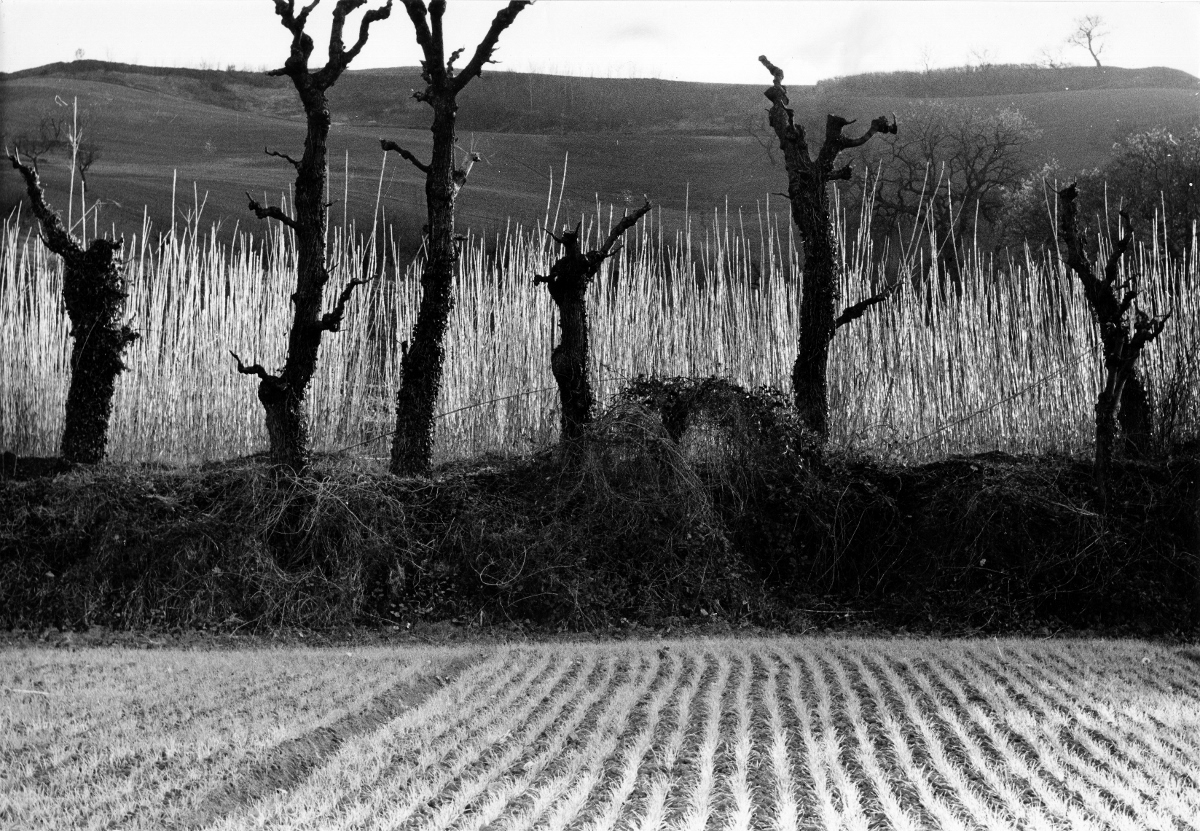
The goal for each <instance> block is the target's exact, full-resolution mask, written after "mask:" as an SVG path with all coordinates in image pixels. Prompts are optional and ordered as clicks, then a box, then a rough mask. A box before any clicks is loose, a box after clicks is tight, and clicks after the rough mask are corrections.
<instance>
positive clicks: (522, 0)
mask: <svg viewBox="0 0 1200 831" xmlns="http://www.w3.org/2000/svg"><path fill="white" fill-rule="evenodd" d="M528 5H529V0H509V3H508V5H507V6H505V7H504V8H503V9H501V10H500V11H499V12H497V13H496V17H495V18H494V19H493V20H492V25H491V27H490V28H489V29H488V32H487V34H486V35H484V36H483V40H482V41H480V42H479V46H477V47H476V48H475V54H474V56H472V58H471V61H470V63H468V64H467V65H466V66H464V67H463V69H462V72H460V73H458V75H457V76H455V78H454V82H453V83H454V91H455V92H456V93H457V92H461V91H462V89H463V87H465V86H466V85H467V84H468V83H470V82H471V79H472V78H475V77H476V76H478V75H479V74H480V73H481V72H482V71H483V65H484V64H485V63H491V62H492V53H493V52H494V51H495V49H496V43H497V42H498V41H499V40H500V34H501V33H502V32H503V31H504V30H505V29H507V28H508V27H509V26H511V25H512V24H513V21H514V20H516V19H517V15H518V14H520V13H521V10H522V9H524V8H525V7H526V6H528Z"/></svg>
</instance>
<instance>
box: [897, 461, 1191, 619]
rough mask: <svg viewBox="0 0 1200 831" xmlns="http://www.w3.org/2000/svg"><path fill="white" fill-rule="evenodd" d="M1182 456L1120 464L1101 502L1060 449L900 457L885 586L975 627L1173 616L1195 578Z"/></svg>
mask: <svg viewBox="0 0 1200 831" xmlns="http://www.w3.org/2000/svg"><path fill="white" fill-rule="evenodd" d="M1185 467H1186V466H1184V465H1177V466H1174V467H1172V466H1168V465H1165V464H1161V463H1155V464H1149V463H1136V462H1124V463H1120V464H1119V465H1118V469H1117V471H1116V476H1115V477H1114V487H1115V496H1114V499H1115V501H1114V509H1113V510H1111V511H1109V512H1106V513H1102V512H1099V511H1097V510H1096V509H1095V507H1094V494H1093V491H1092V487H1091V479H1090V469H1089V467H1088V465H1087V463H1086V462H1084V461H1081V460H1076V459H1071V458H1069V457H1015V456H1010V455H1008V454H1004V453H988V454H983V455H980V456H971V457H957V458H952V459H948V460H946V461H943V462H937V463H933V464H929V465H923V466H920V467H917V468H911V469H909V470H907V471H906V472H905V474H904V483H903V486H902V490H901V493H900V504H901V506H902V509H903V510H904V511H905V517H906V525H907V526H908V539H907V540H906V544H905V546H904V552H905V553H904V556H903V557H899V558H897V562H896V568H897V577H898V578H899V579H898V580H897V581H896V582H894V583H893V587H894V588H893V593H894V594H898V595H904V596H906V597H908V598H910V599H912V598H922V599H923V601H924V602H926V603H930V604H933V605H936V606H937V607H938V608H939V609H940V610H941V611H942V612H943V613H947V614H959V615H962V616H965V617H964V620H966V619H969V620H971V621H973V622H975V624H976V625H980V626H985V627H994V626H997V625H1001V626H1010V625H1013V624H1014V622H1015V621H1018V620H1028V619H1031V618H1039V619H1049V618H1058V619H1059V620H1062V621H1065V622H1070V623H1071V624H1072V625H1096V624H1103V625H1115V624H1126V623H1144V624H1147V625H1153V626H1156V627H1162V626H1165V627H1167V628H1168V629H1170V628H1174V627H1178V626H1183V625H1185V624H1186V621H1187V619H1188V616H1189V611H1188V606H1189V605H1190V599H1189V597H1188V595H1189V587H1191V586H1194V585H1195V582H1196V579H1197V574H1196V568H1195V563H1194V562H1193V561H1192V557H1191V555H1190V553H1189V544H1188V524H1189V523H1188V519H1187V506H1186V502H1187V498H1186V495H1185V494H1186V491H1187V490H1188V488H1187V487H1186V485H1185V483H1184V479H1185V478H1186V476H1187V474H1186V472H1185V470H1184V468H1185Z"/></svg>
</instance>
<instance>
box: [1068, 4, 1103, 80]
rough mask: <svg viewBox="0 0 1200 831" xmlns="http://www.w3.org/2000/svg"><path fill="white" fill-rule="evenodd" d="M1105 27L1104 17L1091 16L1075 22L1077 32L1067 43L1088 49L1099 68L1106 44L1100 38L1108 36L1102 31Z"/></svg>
mask: <svg viewBox="0 0 1200 831" xmlns="http://www.w3.org/2000/svg"><path fill="white" fill-rule="evenodd" d="M1103 26H1104V18H1103V17H1101V16H1100V15H1098V14H1089V15H1087V16H1085V17H1081V18H1079V19H1078V20H1076V21H1075V31H1074V32H1073V33H1072V34H1071V36H1070V37H1068V38H1067V43H1069V44H1071V45H1072V46H1078V47H1080V48H1082V49H1086V50H1087V51H1088V54H1089V55H1091V56H1092V60H1093V61H1095V62H1096V66H1097V67H1099V66H1100V53H1101V52H1103V51H1104V44H1102V43H1100V38H1102V37H1104V36H1105V35H1107V34H1108V32H1105V31H1102V29H1103Z"/></svg>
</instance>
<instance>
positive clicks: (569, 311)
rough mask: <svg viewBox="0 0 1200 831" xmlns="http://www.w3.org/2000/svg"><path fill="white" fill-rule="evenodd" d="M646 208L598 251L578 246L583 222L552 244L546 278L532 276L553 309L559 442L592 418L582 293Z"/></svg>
mask: <svg viewBox="0 0 1200 831" xmlns="http://www.w3.org/2000/svg"><path fill="white" fill-rule="evenodd" d="M649 210H650V203H649V202H647V203H646V204H645V205H643V206H642V207H641V208H638V209H637V211H635V212H634V213H632V214H630V215H628V216H625V217H623V218H622V219H621V221H620V222H619V223H617V226H616V227H615V228H613V230H612V232H611V233H610V234H609V235H608V239H607V240H606V241H605V243H604V245H602V246H601V247H600V248H598V249H596V250H593V251H588V252H587V253H584V252H583V250H582V249H581V247H580V244H579V233H580V228H581V227H582V223H580V224H579V225H576V226H575V230H574V231H567V232H565V233H563V235H562V236H556V235H554V234H551V236H553V237H554V240H555V241H556V242H557V243H558V244H559V245H561V246H562V248H563V255H562V257H560V258H559V259H558V261H557V262H555V263H554V265H553V267H551V269H550V273H549V274H547V275H546V276H544V277H543V276H538V277H535V278H534V281H533V282H534V284H535V285H536V284H538V283H545V284H546V288H547V289H549V291H550V297H551V299H553V300H554V304H555V306H557V307H558V326H559V330H560V331H561V332H562V339H561V340H560V341H559V342H558V344H557V345H556V346H555V347H554V350H553V351H552V352H551V353H550V370H551V372H553V373H554V381H555V383H556V384H558V397H559V402H560V403H561V405H562V438H563V439H564V440H565V441H570V440H572V439H575V438H578V437H579V435H580V434H581V433H582V432H583V429H584V427H585V426H586V425H587V424H588V423H590V422H591V420H592V404H593V396H592V382H591V378H590V376H589V372H590V370H591V366H590V364H591V357H590V352H589V347H588V317H587V290H588V286H590V285H591V284H592V280H594V279H595V278H596V275H597V274H598V273H599V272H600V265H601V264H602V263H603V262H604V261H605V260H606V259H608V257H610V256H612V254H613V253H615V246H616V244H617V241H618V240H619V239H620V238H621V236H622V235H623V234H624V233H625V232H626V231H628V230H629V229H630V228H632V227H633V226H634V225H635V224H637V221H638V220H639V219H641V218H642V217H643V216H645V215H646V213H647V212H648V211H649Z"/></svg>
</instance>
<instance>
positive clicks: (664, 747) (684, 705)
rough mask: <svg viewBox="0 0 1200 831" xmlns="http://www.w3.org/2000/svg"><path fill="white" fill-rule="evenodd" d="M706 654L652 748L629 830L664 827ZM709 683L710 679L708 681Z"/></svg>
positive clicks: (698, 660) (697, 662) (648, 830)
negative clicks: (635, 816)
mask: <svg viewBox="0 0 1200 831" xmlns="http://www.w3.org/2000/svg"><path fill="white" fill-rule="evenodd" d="M708 657H709V656H708V653H707V652H701V653H700V654H699V655H698V656H697V657H696V658H695V660H694V661H693V666H692V668H691V675H690V677H689V681H688V684H687V686H686V687H683V688H681V689H680V691H679V695H678V696H677V697H676V699H675V706H674V708H673V709H672V710H668V720H664V722H663V724H669V727H668V728H667V730H666V732H665V735H664V736H663V738H662V740H661V741H658V742H656V743H655V745H654V747H653V748H651V755H652V761H651V762H650V763H648V764H647V769H648V770H647V776H646V784H645V789H646V794H645V798H644V800H643V803H644V804H643V806H642V808H641V816H640V818H639V819H638V820H636V821H634V820H633V818H632V817H630V820H629V824H628V826H627V827H628V828H629V829H631V830H632V829H639V831H655V829H660V828H665V827H667V826H666V818H667V795H668V794H669V793H670V789H671V777H670V772H671V770H672V769H673V768H674V767H675V762H676V760H677V759H678V758H679V753H680V751H681V750H682V749H683V743H684V739H685V737H686V736H687V730H688V725H689V719H690V717H691V712H692V707H693V704H694V702H695V701H696V697H697V696H698V695H699V694H700V685H701V682H702V681H703V679H704V678H705V676H706V668H707V666H708ZM709 680H710V681H711V677H710V679H709Z"/></svg>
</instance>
